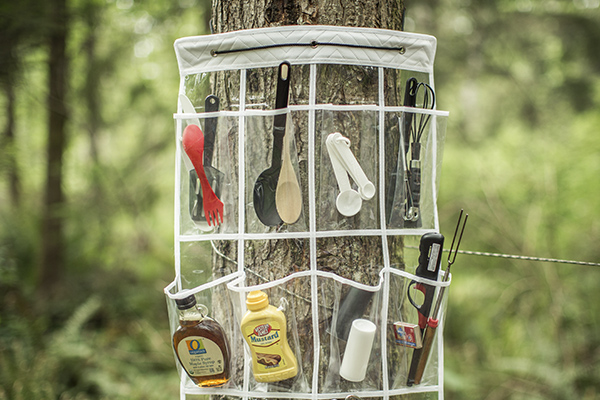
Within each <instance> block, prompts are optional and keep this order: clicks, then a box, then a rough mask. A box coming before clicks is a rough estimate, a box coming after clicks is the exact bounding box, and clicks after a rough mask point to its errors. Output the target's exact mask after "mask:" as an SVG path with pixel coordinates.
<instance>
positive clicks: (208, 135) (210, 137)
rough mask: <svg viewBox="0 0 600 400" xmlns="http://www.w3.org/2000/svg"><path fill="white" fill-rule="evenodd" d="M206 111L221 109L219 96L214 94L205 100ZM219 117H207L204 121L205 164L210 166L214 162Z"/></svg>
mask: <svg viewBox="0 0 600 400" xmlns="http://www.w3.org/2000/svg"><path fill="white" fill-rule="evenodd" d="M204 111H206V112H214V111H219V98H218V97H217V96H215V95H214V94H211V95H209V96H207V97H206V99H205V100H204ZM217 119H218V118H217V117H210V118H206V122H205V123H204V160H203V165H204V166H208V167H210V166H211V164H212V156H213V148H214V145H215V136H216V135H217Z"/></svg>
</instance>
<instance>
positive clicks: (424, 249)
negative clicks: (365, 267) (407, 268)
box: [407, 232, 444, 386]
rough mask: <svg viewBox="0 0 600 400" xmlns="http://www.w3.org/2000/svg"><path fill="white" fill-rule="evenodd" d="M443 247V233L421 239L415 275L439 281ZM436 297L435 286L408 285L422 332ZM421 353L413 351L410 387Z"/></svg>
mask: <svg viewBox="0 0 600 400" xmlns="http://www.w3.org/2000/svg"><path fill="white" fill-rule="evenodd" d="M443 246H444V236H443V235H442V234H441V233H437V232H430V233H426V234H424V235H423V236H422V237H421V242H420V243H419V253H420V254H419V265H418V266H417V270H416V272H415V275H417V276H418V277H421V278H426V279H429V280H432V281H437V280H438V276H439V272H440V265H441V262H442V248H443ZM412 285H415V289H417V290H419V291H420V292H422V293H423V296H424V297H423V303H422V304H420V305H419V304H417V303H416V302H415V301H414V300H413V298H412V296H411V294H410V292H411V291H410V287H411V286H412ZM434 296H435V286H433V285H428V284H426V283H420V282H417V281H412V282H411V283H410V284H409V285H408V300H409V301H410V303H411V304H412V305H413V307H415V308H416V309H417V311H418V312H419V328H421V332H423V330H424V329H425V327H426V326H427V319H428V318H429V313H430V311H431V306H432V305H433V300H434ZM421 335H422V333H421ZM421 352H422V349H415V350H414V351H413V356H412V360H411V362H410V370H409V372H408V382H407V385H408V386H412V384H413V382H414V377H415V374H416V373H417V365H418V363H419V359H420V358H421Z"/></svg>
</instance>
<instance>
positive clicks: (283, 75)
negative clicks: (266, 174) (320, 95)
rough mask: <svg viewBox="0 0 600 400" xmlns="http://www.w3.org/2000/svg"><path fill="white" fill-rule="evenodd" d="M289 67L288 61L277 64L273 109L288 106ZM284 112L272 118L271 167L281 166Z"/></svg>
mask: <svg viewBox="0 0 600 400" xmlns="http://www.w3.org/2000/svg"><path fill="white" fill-rule="evenodd" d="M290 73H291V67H290V63H289V62H288V61H284V62H282V63H281V64H279V71H278V73H277V93H276V96H275V109H276V110H279V109H282V108H286V107H287V106H288V97H289V94H290V75H291V74H290ZM285 123H286V114H278V115H276V116H275V118H274V119H273V156H272V159H271V167H279V166H281V152H282V149H283V136H284V135H285Z"/></svg>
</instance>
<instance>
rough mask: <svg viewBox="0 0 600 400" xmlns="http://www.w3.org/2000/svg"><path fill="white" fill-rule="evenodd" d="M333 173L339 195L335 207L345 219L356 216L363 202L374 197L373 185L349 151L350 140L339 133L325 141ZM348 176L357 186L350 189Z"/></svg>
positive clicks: (331, 135) (333, 134)
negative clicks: (356, 188) (355, 188)
mask: <svg viewBox="0 0 600 400" xmlns="http://www.w3.org/2000/svg"><path fill="white" fill-rule="evenodd" d="M325 145H326V146H327V151H328V153H329V158H330V159H331V164H332V166H333V172H334V174H335V178H336V180H337V182H338V187H339V189H340V194H339V195H338V196H337V199H336V202H335V203H336V207H337V209H338V211H339V212H340V214H342V215H343V216H345V217H351V216H353V215H356V213H358V212H359V211H360V209H361V207H362V201H363V200H370V199H372V198H373V196H374V195H375V185H373V183H372V182H371V181H369V179H368V178H367V176H366V175H365V173H364V171H363V170H362V168H361V167H360V164H359V163H358V161H357V160H356V158H355V157H354V154H352V151H351V150H350V140H349V139H348V138H346V137H344V136H342V134H341V133H339V132H335V133H332V134H330V135H329V136H327V139H326V141H325ZM348 174H350V176H351V177H352V179H353V180H354V182H356V184H357V186H358V191H356V190H354V189H352V187H351V186H350V180H349V179H348Z"/></svg>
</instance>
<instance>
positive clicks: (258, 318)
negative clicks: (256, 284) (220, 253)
mask: <svg viewBox="0 0 600 400" xmlns="http://www.w3.org/2000/svg"><path fill="white" fill-rule="evenodd" d="M246 306H247V307H248V311H247V312H246V314H245V315H244V318H242V323H241V328H242V335H243V336H244V339H246V341H247V342H248V345H249V346H250V350H251V352H252V373H253V374H254V379H256V381H258V382H277V381H282V380H284V379H289V378H293V377H294V376H296V375H297V374H298V362H297V361H296V357H295V356H294V353H293V352H292V350H291V349H290V346H289V344H288V341H287V327H286V319H285V315H284V314H283V311H281V310H278V309H277V308H275V307H274V306H272V305H270V304H269V297H268V296H267V294H266V293H264V292H262V291H260V290H256V291H253V292H250V293H249V294H248V297H247V298H246Z"/></svg>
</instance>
